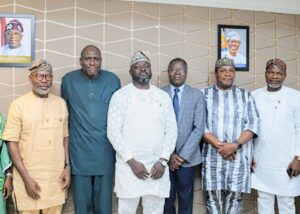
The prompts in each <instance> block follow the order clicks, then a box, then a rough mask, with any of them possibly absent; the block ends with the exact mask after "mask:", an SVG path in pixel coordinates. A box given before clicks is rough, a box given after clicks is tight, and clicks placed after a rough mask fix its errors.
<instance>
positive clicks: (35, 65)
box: [28, 59, 52, 73]
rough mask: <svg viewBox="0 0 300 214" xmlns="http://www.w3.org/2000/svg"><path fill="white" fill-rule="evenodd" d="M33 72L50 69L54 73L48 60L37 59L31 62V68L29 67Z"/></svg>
mask: <svg viewBox="0 0 300 214" xmlns="http://www.w3.org/2000/svg"><path fill="white" fill-rule="evenodd" d="M28 70H29V71H30V72H31V73H34V72H38V71H48V72H50V73H52V65H50V63H49V62H48V61H47V60H44V59H36V60H34V61H33V62H32V63H31V66H30V68H29V69H28Z"/></svg>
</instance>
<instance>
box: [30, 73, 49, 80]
mask: <svg viewBox="0 0 300 214" xmlns="http://www.w3.org/2000/svg"><path fill="white" fill-rule="evenodd" d="M32 76H34V77H35V78H36V79H37V80H38V81H42V80H43V79H44V78H45V79H46V81H51V80H52V79H53V75H52V74H32Z"/></svg>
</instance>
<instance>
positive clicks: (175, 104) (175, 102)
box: [173, 88, 179, 120]
mask: <svg viewBox="0 0 300 214" xmlns="http://www.w3.org/2000/svg"><path fill="white" fill-rule="evenodd" d="M174 92H175V93H174V97H173V108H174V112H175V115H176V120H178V114H179V99H178V92H179V88H174Z"/></svg>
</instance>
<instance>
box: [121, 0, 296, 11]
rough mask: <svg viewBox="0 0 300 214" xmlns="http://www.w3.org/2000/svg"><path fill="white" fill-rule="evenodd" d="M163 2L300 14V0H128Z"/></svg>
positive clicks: (134, 0)
mask: <svg viewBox="0 0 300 214" xmlns="http://www.w3.org/2000/svg"><path fill="white" fill-rule="evenodd" d="M127 1H133V2H151V3H162V4H179V5H193V6H202V7H216V8H229V9H240V10H252V11H267V12H276V13H288V14H300V1H299V0H263V1H262V0H127Z"/></svg>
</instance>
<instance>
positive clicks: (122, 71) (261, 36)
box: [0, 0, 300, 214]
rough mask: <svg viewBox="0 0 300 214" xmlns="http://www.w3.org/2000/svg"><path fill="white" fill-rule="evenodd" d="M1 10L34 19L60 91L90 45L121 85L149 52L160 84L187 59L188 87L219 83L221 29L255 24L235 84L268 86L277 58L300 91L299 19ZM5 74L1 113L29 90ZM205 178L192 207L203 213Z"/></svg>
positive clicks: (191, 12) (121, 10)
mask: <svg viewBox="0 0 300 214" xmlns="http://www.w3.org/2000/svg"><path fill="white" fill-rule="evenodd" d="M0 13H31V14H35V16H36V38H35V42H36V56H37V58H40V57H41V58H46V59H48V60H49V61H50V62H51V63H52V65H53V67H54V76H55V79H54V83H53V92H54V93H55V94H59V88H60V82H61V77H62V76H63V75H64V74H65V73H66V72H68V71H70V70H73V69H76V68H79V63H78V58H79V55H80V51H81V49H82V48H83V47H84V46H85V45H88V44H94V45H97V46H98V47H99V48H100V49H101V50H102V54H103V68H106V69H110V70H113V71H114V72H115V73H116V74H118V75H119V77H120V78H121V80H122V83H123V84H126V83H128V82H130V81H131V78H130V76H129V74H128V64H129V58H130V56H131V55H132V53H133V52H134V51H136V50H137V49H143V50H145V51H146V52H147V53H148V55H149V57H150V58H151V60H152V64H153V79H152V82H153V83H154V84H156V85H158V86H164V85H166V84H167V83H168V80H167V76H166V72H165V70H166V67H167V64H168V62H169V61H170V59H172V58H174V57H182V58H185V59H186V60H187V62H188V64H189V74H188V83H189V84H191V85H193V86H195V87H197V88H202V87H205V86H207V85H208V84H210V83H211V82H213V81H214V75H213V72H214V62H215V60H216V59H217V24H236V25H249V26H250V71H249V72H238V73H237V77H236V84H237V85H239V86H242V87H245V88H248V89H250V90H252V89H254V88H257V87H261V86H263V85H264V66H265V63H266V61H267V60H268V59H270V58H273V57H279V58H281V59H283V60H285V61H286V62H287V65H288V71H287V72H288V77H287V79H286V84H287V85H290V86H291V87H293V88H299V87H300V82H299V75H300V73H299V72H298V70H299V68H300V56H299V50H300V30H299V27H300V16H299V15H288V14H278V13H269V12H253V11H244V10H231V9H216V8H205V7H197V6H182V5H180V6H179V5H166V4H151V3H136V2H134V3H132V2H124V1H114V0H64V1H62V0H1V1H0ZM0 73H1V75H0V111H1V112H7V110H8V107H9V104H10V103H11V101H12V100H13V99H15V98H16V97H18V96H20V95H23V94H24V93H26V92H27V91H29V90H30V84H29V83H28V71H27V69H26V68H0ZM199 177H200V176H199V175H198V176H197V178H196V179H195V184H196V188H195V190H196V192H195V199H194V203H195V206H194V207H195V213H199V214H200V213H204V210H203V195H202V193H201V191H200V179H199ZM246 198H247V203H246V205H245V211H246V212H245V213H249V214H250V213H254V207H255V202H254V201H255V200H254V199H255V196H254V195H247V196H246ZM114 203H115V200H114ZM114 207H115V206H114ZM115 209H116V208H114V210H115ZM68 210H69V212H65V213H72V211H71V210H72V208H70V207H68Z"/></svg>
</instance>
